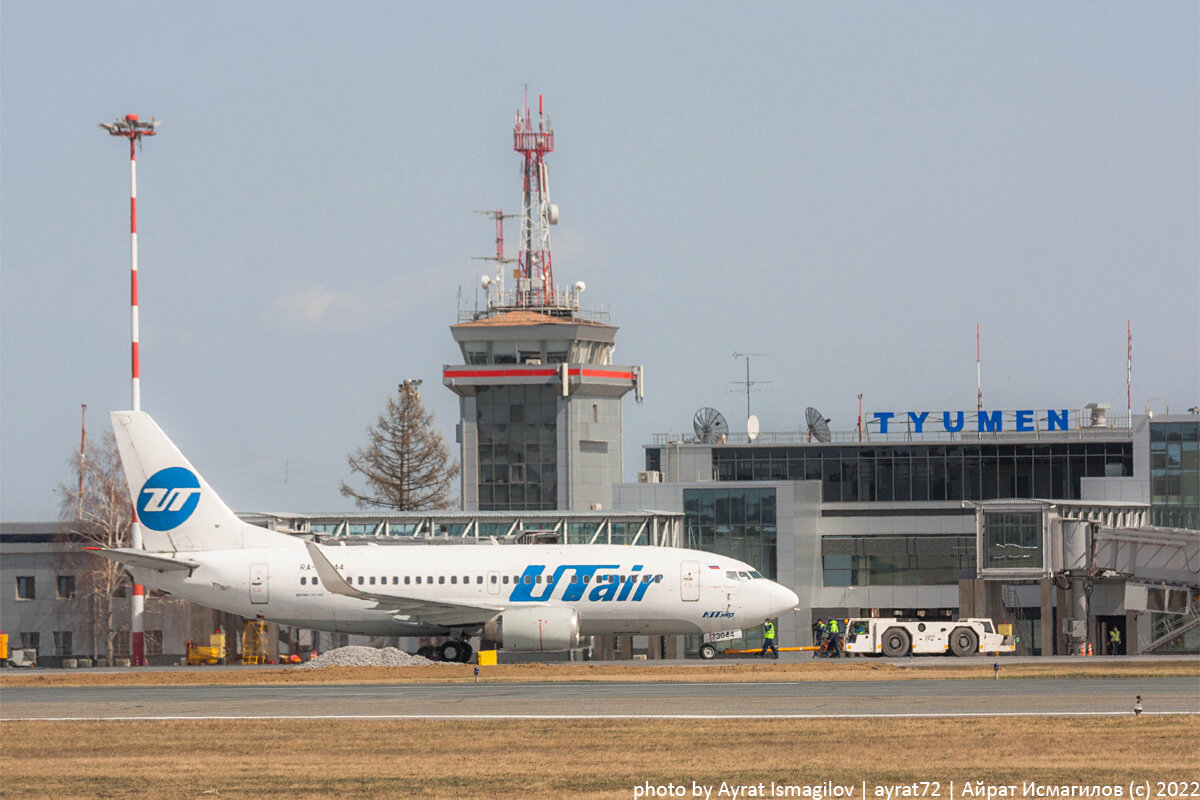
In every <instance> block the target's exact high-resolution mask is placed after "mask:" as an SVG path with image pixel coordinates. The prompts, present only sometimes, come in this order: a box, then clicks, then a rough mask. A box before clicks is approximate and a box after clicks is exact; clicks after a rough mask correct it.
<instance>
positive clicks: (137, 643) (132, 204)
mask: <svg viewBox="0 0 1200 800" xmlns="http://www.w3.org/2000/svg"><path fill="white" fill-rule="evenodd" d="M158 124H159V123H158V120H155V119H152V120H151V121H150V122H141V121H139V120H138V117H137V115H136V114H126V115H125V118H124V119H119V120H117V121H116V122H102V123H100V127H101V128H104V129H105V130H107V131H108V132H109V133H110V134H112V135H113V136H124V137H125V138H127V139H129V280H130V286H129V290H130V340H131V343H132V346H131V349H130V361H131V373H132V394H133V410H134V411H141V410H142V384H141V365H140V359H139V357H138V246H137V155H136V153H137V148H136V147H135V145H137V144H140V143H141V139H142V137H143V136H154V135H155V133H156V131H155V128H157V127H158ZM130 538H131V542H130V544H131V546H132V547H134V548H135V549H138V550H141V549H142V526H141V525H139V524H138V519H137V506H136V505H135V506H134V508H133V521H132V524H131V525H130ZM145 609H146V589H145V587H144V586H142V585H141V584H139V583H135V584H133V595H132V597H130V599H129V616H130V621H129V622H130V624H129V629H130V637H129V655H130V663H131V664H132V665H133V666H135V667H144V666H146V637H145Z"/></svg>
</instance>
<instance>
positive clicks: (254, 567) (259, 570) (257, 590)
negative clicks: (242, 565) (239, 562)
mask: <svg viewBox="0 0 1200 800" xmlns="http://www.w3.org/2000/svg"><path fill="white" fill-rule="evenodd" d="M268 600H269V595H268V587H267V565H266V564H251V565H250V602H251V603H256V604H262V603H266V602H267V601H268Z"/></svg>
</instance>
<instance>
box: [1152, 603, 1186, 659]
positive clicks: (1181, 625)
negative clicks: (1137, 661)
mask: <svg viewBox="0 0 1200 800" xmlns="http://www.w3.org/2000/svg"><path fill="white" fill-rule="evenodd" d="M1197 626H1200V603H1195V602H1193V603H1191V604H1190V605H1189V606H1188V609H1187V611H1186V612H1184V613H1183V614H1169V613H1162V614H1159V616H1158V619H1156V620H1155V621H1154V625H1153V627H1151V629H1150V644H1148V645H1147V646H1146V649H1145V650H1142V652H1143V653H1152V652H1154V651H1155V650H1159V649H1161V648H1163V647H1165V646H1166V645H1168V644H1170V643H1171V642H1172V640H1174V639H1176V638H1178V637H1181V636H1183V635H1184V634H1185V633H1187V632H1188V631H1190V630H1191V629H1192V628H1195V627H1197Z"/></svg>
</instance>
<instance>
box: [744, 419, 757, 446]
mask: <svg viewBox="0 0 1200 800" xmlns="http://www.w3.org/2000/svg"><path fill="white" fill-rule="evenodd" d="M746 436H748V437H750V444H754V440H755V439H757V438H758V417H756V416H754V415H753V414H751V415H750V417H749V419H747V420H746Z"/></svg>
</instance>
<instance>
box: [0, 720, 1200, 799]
mask: <svg viewBox="0 0 1200 800" xmlns="http://www.w3.org/2000/svg"><path fill="white" fill-rule="evenodd" d="M3 732H4V735H3V746H2V748H0V775H2V776H3V777H2V779H0V795H2V796H3V797H6V798H32V797H37V798H42V797H53V798H63V799H64V800H65V799H67V798H107V797H114V798H115V797H122V798H124V797H139V798H172V799H174V798H223V799H224V798H262V797H266V798H273V797H279V798H285V797H286V798H301V797H302V798H392V797H423V798H475V797H480V798H485V797H497V798H541V797H603V798H634V797H635V793H634V790H635V787H639V786H640V787H643V790H644V788H645V784H647V783H649V784H650V785H651V786H652V787H653V786H665V785H667V784H669V783H673V784H675V785H676V786H680V785H683V786H686V794H685V795H684V796H688V797H692V796H694V795H693V794H692V791H693V782H694V783H696V784H699V785H700V786H702V787H703V786H707V787H709V788H711V789H712V794H711V797H714V798H716V797H730V796H731V795H730V794H728V793H725V794H719V792H720V790H721V784H722V782H725V783H727V784H733V785H743V786H744V785H755V786H756V785H757V784H758V783H760V782H764V784H765V790H766V792H768V794H767V795H766V796H770V794H769V792H770V790H771V787H770V783H771V782H772V781H774V782H775V783H778V784H783V785H813V784H820V783H824V782H825V781H833V782H834V783H838V784H842V783H845V784H852V785H853V786H854V793H853V795H852V796H851V797H852V798H861V797H862V796H863V795H862V782H864V781H865V783H866V789H867V797H873V796H874V789H875V786H876V785H898V784H912V783H913V782H920V781H938V782H940V784H941V785H940V787H939V789H940V794H939V795H938V797H941V798H950V797H951V794H950V791H949V790H950V786H949V782H950V781H954V782H955V791H954V795H953V797H955V798H957V797H962V796H963V791H962V785H963V782H964V781H970V782H972V786H973V788H974V786H975V785H976V784H975V783H974V782H976V781H985V782H986V783H988V784H991V785H1002V784H1003V785H1008V784H1012V785H1015V786H1016V787H1017V789H1018V790H1020V789H1021V784H1022V783H1023V782H1026V781H1033V782H1037V783H1040V784H1051V785H1054V786H1063V785H1070V786H1075V785H1094V784H1102V785H1118V786H1121V787H1123V794H1122V796H1125V797H1128V796H1129V795H1128V791H1129V784H1130V782H1131V781H1136V782H1138V783H1142V782H1149V784H1150V789H1151V793H1150V796H1154V789H1155V788H1156V786H1155V784H1156V782H1157V781H1160V780H1161V781H1169V780H1176V781H1197V780H1200V718H1197V717H1195V716H1171V717H1165V716H1163V717H1156V716H1148V715H1147V716H1142V717H1139V718H1134V717H1133V716H1129V717H1119V718H1102V719H1097V718H1077V719H1072V718H1049V719H1047V718H1026V717H1015V718H1004V719H995V718H990V719H989V718H974V719H969V720H941V719H922V720H895V721H887V722H880V721H878V720H869V721H868V720H789V721H765V720H745V721H711V722H710V721H673V720H663V721H650V722H648V721H636V722H613V721H591V720H587V721H545V722H541V721H521V722H467V723H464V722H439V721H394V722H393V721H386V722H381V721H321V722H309V721H303V722H300V721H297V722H278V721H262V722H184V721H171V722H121V723H114V722H76V723H69V724H68V723H51V722H19V723H5V724H4V731H3ZM1193 788H1194V787H1193ZM931 791H932V787H925V794H924V796H927V797H928V796H933V795H932V794H930V792H931ZM1017 794H1018V796H1020V794H1021V793H1020V792H1019V791H1018V793H1017ZM639 796H645V795H644V794H643V795H639ZM739 796H747V795H746V794H745V793H743V794H741V795H739ZM749 796H753V795H749ZM1009 796H1011V795H1009Z"/></svg>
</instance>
